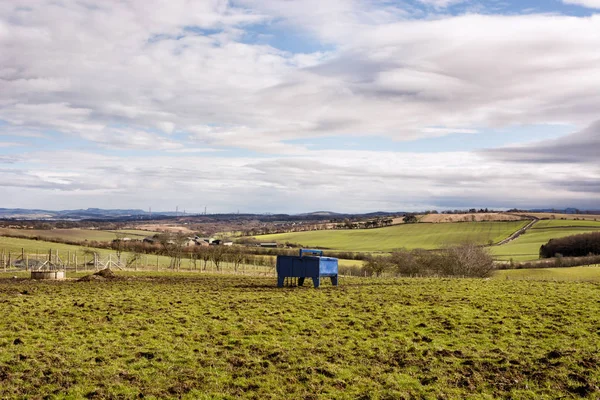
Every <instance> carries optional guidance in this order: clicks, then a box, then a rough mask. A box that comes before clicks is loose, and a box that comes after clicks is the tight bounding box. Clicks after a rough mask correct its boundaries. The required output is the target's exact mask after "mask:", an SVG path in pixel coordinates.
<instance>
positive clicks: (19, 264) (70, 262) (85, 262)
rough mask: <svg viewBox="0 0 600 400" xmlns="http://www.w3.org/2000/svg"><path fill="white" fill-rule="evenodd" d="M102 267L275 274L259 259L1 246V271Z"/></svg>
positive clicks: (79, 270)
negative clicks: (246, 259)
mask: <svg viewBox="0 0 600 400" xmlns="http://www.w3.org/2000/svg"><path fill="white" fill-rule="evenodd" d="M104 268H111V269H115V270H126V271H177V272H179V271H180V272H186V271H187V272H199V273H211V274H214V273H234V274H242V275H261V276H274V275H275V269H274V268H273V267H272V266H265V265H260V264H259V263H256V262H255V263H241V262H233V261H230V260H218V261H216V262H215V261H213V260H208V259H200V258H196V257H194V256H193V255H192V254H190V255H189V257H188V258H181V259H178V260H177V262H173V259H172V258H171V257H167V256H161V255H153V254H133V253H117V252H110V251H89V250H82V251H60V250H58V249H50V250H47V251H36V252H31V251H26V250H25V249H21V251H20V252H15V251H10V250H6V249H0V272H12V271H25V272H27V271H36V270H65V271H69V272H94V271H99V270H101V269H104Z"/></svg>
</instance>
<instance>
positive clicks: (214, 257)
mask: <svg viewBox="0 0 600 400" xmlns="http://www.w3.org/2000/svg"><path fill="white" fill-rule="evenodd" d="M210 249H211V250H210V259H211V261H212V262H213V264H215V268H216V270H217V271H220V270H221V268H220V264H221V262H222V261H223V260H224V259H225V247H224V246H211V247H210Z"/></svg>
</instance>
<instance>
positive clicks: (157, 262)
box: [156, 256, 158, 271]
mask: <svg viewBox="0 0 600 400" xmlns="http://www.w3.org/2000/svg"><path fill="white" fill-rule="evenodd" d="M156 270H157V271H158V256H156Z"/></svg>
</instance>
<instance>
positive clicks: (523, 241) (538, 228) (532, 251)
mask: <svg viewBox="0 0 600 400" xmlns="http://www.w3.org/2000/svg"><path fill="white" fill-rule="evenodd" d="M599 230H600V222H596V221H576V220H545V221H538V222H536V223H535V225H533V227H532V228H530V229H528V230H527V232H526V233H525V234H524V235H521V236H519V237H518V238H517V239H515V240H513V241H511V242H509V243H507V244H504V245H502V246H497V247H492V248H491V249H490V250H491V253H492V254H493V255H494V257H495V258H497V259H499V260H510V259H511V258H512V259H513V260H514V261H531V260H537V259H538V258H539V251H540V247H541V246H542V245H543V244H546V243H548V241H549V240H550V239H557V238H561V237H565V236H571V235H577V234H580V233H588V232H597V231H599Z"/></svg>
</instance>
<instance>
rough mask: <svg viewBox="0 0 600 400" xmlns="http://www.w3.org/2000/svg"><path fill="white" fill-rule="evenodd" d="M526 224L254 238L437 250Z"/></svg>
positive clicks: (413, 227)
mask: <svg viewBox="0 0 600 400" xmlns="http://www.w3.org/2000/svg"><path fill="white" fill-rule="evenodd" d="M527 223H528V221H509V222H459V223H445V224H403V225H395V226H390V227H386V228H377V229H356V230H327V231H310V232H295V233H281V234H274V235H261V236H256V239H258V240H259V241H261V242H271V241H276V242H279V243H285V242H291V243H298V244H302V245H304V246H310V247H319V248H325V249H334V250H345V251H381V252H387V251H393V250H395V249H400V248H407V249H416V248H422V249H436V248H441V247H443V246H446V245H452V244H459V243H464V242H474V243H478V244H487V243H488V242H490V241H491V242H494V243H496V242H499V241H500V240H502V239H505V238H506V237H508V236H510V235H511V234H512V233H514V232H515V231H517V230H519V229H520V228H522V227H523V226H525V225H527Z"/></svg>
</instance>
